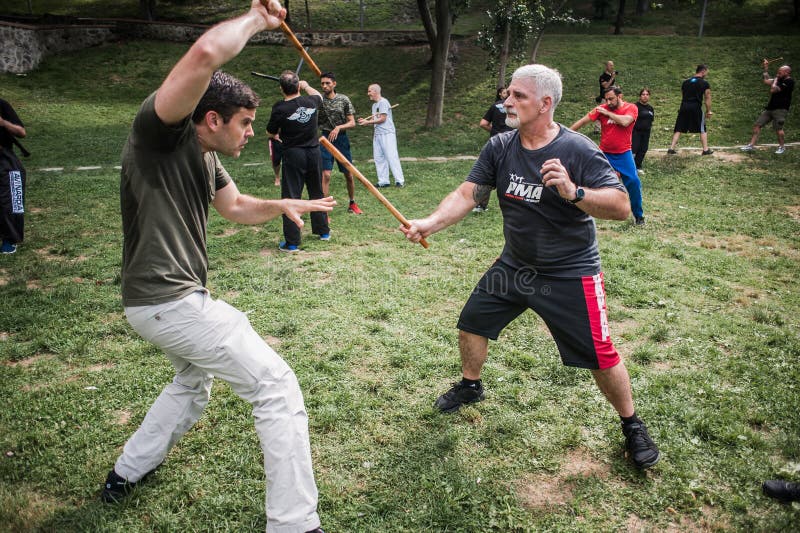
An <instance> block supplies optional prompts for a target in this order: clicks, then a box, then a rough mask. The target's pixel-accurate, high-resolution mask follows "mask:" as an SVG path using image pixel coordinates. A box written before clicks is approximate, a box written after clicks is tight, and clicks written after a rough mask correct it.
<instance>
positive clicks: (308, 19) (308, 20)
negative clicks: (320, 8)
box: [306, 0, 311, 31]
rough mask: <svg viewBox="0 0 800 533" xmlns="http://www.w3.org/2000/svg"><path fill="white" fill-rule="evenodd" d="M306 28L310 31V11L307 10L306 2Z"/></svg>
mask: <svg viewBox="0 0 800 533" xmlns="http://www.w3.org/2000/svg"><path fill="white" fill-rule="evenodd" d="M306 28H307V29H308V31H311V11H309V9H308V0H306Z"/></svg>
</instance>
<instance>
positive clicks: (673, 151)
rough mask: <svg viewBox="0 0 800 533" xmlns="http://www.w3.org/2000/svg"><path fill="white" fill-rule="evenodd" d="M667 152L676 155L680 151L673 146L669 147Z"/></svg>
mask: <svg viewBox="0 0 800 533" xmlns="http://www.w3.org/2000/svg"><path fill="white" fill-rule="evenodd" d="M667 153H668V154H669V155H675V154H677V153H678V152H677V151H676V150H673V149H672V148H668V149H667Z"/></svg>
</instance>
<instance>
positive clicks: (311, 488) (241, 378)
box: [102, 0, 335, 533]
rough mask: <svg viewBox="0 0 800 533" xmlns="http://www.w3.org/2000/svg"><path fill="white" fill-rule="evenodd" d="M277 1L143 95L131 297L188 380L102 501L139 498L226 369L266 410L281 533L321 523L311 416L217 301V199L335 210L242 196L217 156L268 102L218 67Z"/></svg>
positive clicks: (152, 421) (242, 210)
mask: <svg viewBox="0 0 800 533" xmlns="http://www.w3.org/2000/svg"><path fill="white" fill-rule="evenodd" d="M285 15H286V11H285V10H284V9H283V8H281V6H280V4H279V3H278V2H277V0H271V1H270V2H269V3H268V6H267V7H264V6H263V5H262V4H261V2H260V1H259V0H253V3H252V5H251V8H250V10H249V11H248V13H247V14H245V15H242V16H240V17H237V18H234V19H231V20H228V21H226V22H223V23H221V24H219V25H217V26H214V27H213V28H211V29H210V30H209V31H208V32H206V33H205V34H204V35H203V36H201V37H200V39H199V40H198V41H197V42H196V43H195V44H194V45H193V46H192V48H191V49H190V50H189V51H188V52H187V54H186V55H185V56H184V57H183V58H181V59H180V61H178V63H177V64H176V65H175V67H173V69H172V71H171V72H170V73H169V75H168V76H167V78H166V80H165V81H164V82H163V84H162V85H161V87H160V88H159V89H158V90H157V91H156V92H155V93H153V94H152V95H150V96H149V97H148V98H147V99H146V100H145V101H144V103H143V104H142V107H141V109H140V110H139V113H138V114H137V115H136V118H135V119H134V122H133V127H132V130H131V133H130V136H129V137H128V140H127V142H126V144H125V147H124V149H123V153H122V175H121V183H120V198H121V210H122V226H123V233H124V243H123V260H122V300H123V305H124V307H125V315H126V317H127V319H128V322H129V323H130V324H131V326H132V327H133V329H134V330H136V332H137V333H139V334H140V335H141V336H142V337H143V338H144V339H146V340H148V341H150V342H152V343H154V344H156V345H157V346H159V347H160V348H161V349H162V350H163V351H164V355H165V356H166V357H167V359H169V361H170V362H171V363H172V365H173V366H174V367H175V378H174V379H173V381H172V382H171V383H169V384H168V385H167V386H166V387H165V388H164V390H163V391H162V393H161V394H160V395H159V397H158V398H157V399H156V401H155V402H154V403H153V405H152V406H151V408H150V409H149V411H148V412H147V415H146V416H145V418H144V421H143V422H142V425H141V426H140V427H139V429H138V430H137V431H136V432H135V433H134V434H133V435H132V436H131V438H130V439H129V440H128V442H127V443H126V444H125V447H124V449H123V452H122V455H121V456H120V457H119V458H118V459H117V461H116V463H115V465H114V468H113V469H112V470H111V471H110V472H109V473H108V476H107V479H106V482H105V484H104V486H103V492H102V498H103V500H104V501H106V502H109V503H112V502H117V501H119V500H120V499H122V498H124V497H125V496H127V495H128V494H129V493H130V492H131V490H132V489H133V488H134V486H135V485H136V484H137V482H138V481H139V480H141V479H142V478H143V477H144V476H145V475H146V474H148V473H149V472H151V471H152V470H153V469H155V468H156V467H158V465H160V464H161V463H162V462H163V461H164V458H165V457H166V455H167V453H168V452H169V450H170V448H171V447H172V446H173V445H174V444H175V443H176V442H177V441H178V439H180V437H181V436H182V435H183V434H184V433H185V432H186V431H188V430H189V429H190V428H191V427H192V425H194V423H195V422H196V421H197V420H198V419H199V417H200V415H201V414H202V412H203V409H204V408H205V406H206V404H207V403H208V401H209V397H210V392H211V385H212V381H213V378H214V377H215V376H216V377H219V378H222V379H224V380H225V381H227V382H228V383H229V384H230V386H231V389H232V390H233V391H234V392H236V394H237V395H239V396H240V397H241V398H243V399H244V400H246V401H247V402H248V403H250V404H251V405H252V407H253V416H254V418H255V426H256V432H257V433H258V436H259V439H260V441H261V448H262V451H263V453H264V468H265V471H266V478H267V484H268V486H270V487H280V489H276V490H268V494H267V502H266V511H267V531H276V532H277V531H280V532H281V533H283V532H286V533H294V532H297V533H303V532H308V531H321V529H319V527H320V520H319V516H318V515H317V487H316V482H315V481H314V474H313V470H312V466H311V452H310V445H309V439H308V417H307V414H306V411H305V407H304V405H303V396H302V393H301V391H300V387H299V385H298V382H297V378H296V377H295V375H294V373H293V372H292V370H291V368H289V366H288V365H287V364H286V362H285V361H284V360H283V359H282V358H281V357H280V356H279V355H278V354H277V353H275V352H274V351H273V350H272V348H270V347H269V346H268V345H267V344H266V343H265V342H264V340H263V339H262V338H261V337H260V336H259V335H258V333H256V332H255V330H253V328H252V326H251V325H250V322H249V320H248V319H247V317H246V315H245V314H244V313H241V312H240V311H238V310H236V309H235V308H233V307H231V306H230V305H228V304H226V303H225V302H222V301H221V300H215V299H213V298H211V296H210V295H209V292H208V290H207V289H206V288H205V284H206V277H207V273H208V256H207V253H206V224H207V221H208V207H209V204H211V205H213V206H214V208H215V209H216V210H217V211H218V212H219V213H220V214H221V215H222V216H223V217H225V218H227V219H229V220H232V221H234V222H239V223H243V224H261V223H264V222H266V221H268V220H271V219H273V218H275V217H278V216H280V215H285V216H287V217H289V218H290V219H291V220H293V221H295V223H297V224H298V225H302V224H303V222H302V220H301V216H302V215H303V214H305V213H308V212H313V211H331V210H332V209H333V206H334V205H335V202H334V201H333V199H332V198H330V197H328V198H322V199H319V200H289V199H282V200H261V199H258V198H254V197H252V196H248V195H245V194H242V193H240V192H239V190H238V189H237V187H236V184H235V183H234V182H233V181H232V180H231V177H230V175H228V173H227V172H226V171H225V168H224V167H223V166H222V164H221V163H220V160H219V158H218V157H217V152H220V153H222V154H225V155H227V156H231V157H238V156H239V154H240V153H241V151H242V149H243V148H244V146H245V145H246V144H247V141H248V139H249V138H250V137H252V136H253V127H252V123H253V120H254V119H255V114H256V107H257V106H258V104H259V100H258V97H257V96H256V95H255V93H253V91H252V90H251V89H250V88H249V87H247V86H246V85H245V84H244V83H242V82H241V81H239V80H237V79H236V78H233V77H232V76H230V75H227V74H224V73H222V72H219V71H217V69H218V68H219V67H221V66H222V65H223V64H225V63H226V62H227V61H229V60H230V59H232V58H234V57H235V56H236V55H237V54H238V53H239V52H240V51H241V50H242V49H243V47H244V46H245V44H246V43H247V41H248V40H249V39H250V37H252V36H253V35H255V34H256V33H258V32H260V31H263V30H266V29H274V28H276V27H277V26H278V25H279V24H280V22H281V20H282V19H283V18H284V17H285Z"/></svg>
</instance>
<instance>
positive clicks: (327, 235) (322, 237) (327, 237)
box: [319, 233, 331, 241]
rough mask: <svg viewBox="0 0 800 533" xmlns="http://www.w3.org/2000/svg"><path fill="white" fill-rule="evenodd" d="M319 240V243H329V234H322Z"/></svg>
mask: <svg viewBox="0 0 800 533" xmlns="http://www.w3.org/2000/svg"><path fill="white" fill-rule="evenodd" d="M319 240H321V241H329V240H331V234H330V233H323V234H322V235H320V236H319Z"/></svg>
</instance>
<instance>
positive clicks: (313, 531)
mask: <svg viewBox="0 0 800 533" xmlns="http://www.w3.org/2000/svg"><path fill="white" fill-rule="evenodd" d="M306 533H325V531H323V530H322V528H321V527H318V528H317V529H312V530H311V531H306Z"/></svg>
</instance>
